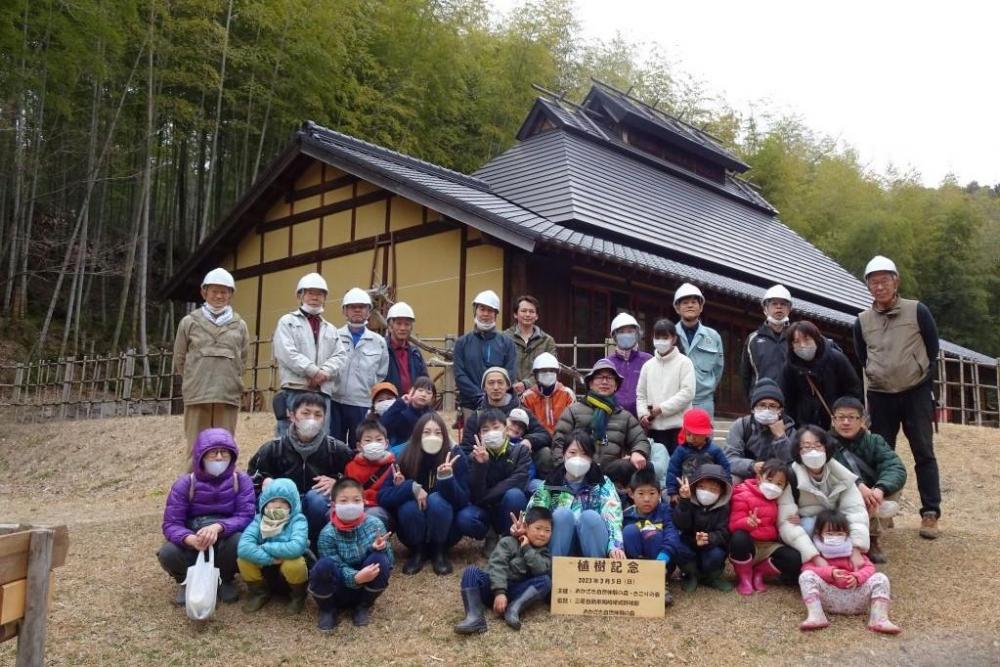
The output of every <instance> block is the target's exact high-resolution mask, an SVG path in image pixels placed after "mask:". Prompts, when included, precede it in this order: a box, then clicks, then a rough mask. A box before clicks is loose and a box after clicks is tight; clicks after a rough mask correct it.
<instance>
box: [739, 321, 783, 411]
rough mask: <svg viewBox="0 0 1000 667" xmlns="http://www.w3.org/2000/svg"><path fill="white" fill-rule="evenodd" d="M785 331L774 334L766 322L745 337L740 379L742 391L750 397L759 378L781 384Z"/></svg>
mask: <svg viewBox="0 0 1000 667" xmlns="http://www.w3.org/2000/svg"><path fill="white" fill-rule="evenodd" d="M786 330H787V327H785V329H782V331H781V333H774V329H772V328H771V327H770V325H768V323H767V322H764V324H762V325H760V328H759V329H757V331H754V332H753V333H751V334H750V335H749V336H748V337H747V342H746V345H744V346H743V358H742V359H740V377H741V378H742V379H743V391H744V392H746V395H747V396H748V397H749V396H750V391H751V390H752V389H753V386H754V385H755V384H756V383H757V380H759V379H760V378H771V379H772V380H774V381H775V382H781V372H782V370H783V369H784V367H785V354H786V353H787V347H786V344H785V331H786Z"/></svg>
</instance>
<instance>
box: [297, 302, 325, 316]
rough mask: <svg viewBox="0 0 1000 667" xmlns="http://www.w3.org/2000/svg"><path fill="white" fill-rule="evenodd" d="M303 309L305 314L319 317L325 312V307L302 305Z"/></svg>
mask: <svg viewBox="0 0 1000 667" xmlns="http://www.w3.org/2000/svg"><path fill="white" fill-rule="evenodd" d="M301 307H302V310H303V312H306V313H309V314H310V315H319V314H320V313H322V312H323V306H308V305H306V304H302V306H301Z"/></svg>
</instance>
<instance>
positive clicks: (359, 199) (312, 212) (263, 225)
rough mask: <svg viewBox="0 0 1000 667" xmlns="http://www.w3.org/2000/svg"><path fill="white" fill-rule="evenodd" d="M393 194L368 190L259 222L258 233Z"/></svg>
mask: <svg viewBox="0 0 1000 667" xmlns="http://www.w3.org/2000/svg"><path fill="white" fill-rule="evenodd" d="M356 190H357V185H356V184H355V191H356ZM392 196H393V194H392V193H391V192H389V191H388V190H378V191H376V192H368V193H365V194H363V195H357V196H354V197H352V198H351V199H347V200H345V201H338V202H335V203H333V204H327V205H325V206H320V207H319V208H313V209H309V210H308V211H302V212H300V213H293V214H291V215H286V216H285V217H283V218H275V219H274V220H268V221H267V222H258V223H257V233H259V234H263V233H264V232H273V231H274V230H276V229H281V228H283V227H288V226H289V225H294V224H296V223H299V222H305V221H307V220H312V219H313V218H319V217H322V216H324V215H332V214H334V213H339V212H340V211H346V210H348V209H355V208H357V207H358V206H364V205H365V204H373V203H375V202H377V201H384V200H386V199H388V198H389V197H392ZM351 217H352V219H353V217H354V216H353V215H352V216H351Z"/></svg>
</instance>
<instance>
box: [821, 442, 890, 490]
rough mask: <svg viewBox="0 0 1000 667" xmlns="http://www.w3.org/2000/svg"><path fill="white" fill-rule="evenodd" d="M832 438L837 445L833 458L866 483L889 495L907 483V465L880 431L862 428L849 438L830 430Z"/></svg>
mask: <svg viewBox="0 0 1000 667" xmlns="http://www.w3.org/2000/svg"><path fill="white" fill-rule="evenodd" d="M830 437H831V438H833V442H834V444H835V445H836V447H835V449H834V452H833V458H834V459H835V460H836V461H839V462H840V463H842V464H844V467H846V468H847V469H848V470H850V471H851V472H852V473H854V474H855V475H857V476H858V481H860V482H864V483H865V486H868V487H871V488H873V489H874V488H879V489H882V491H883V493H884V494H885V495H887V496H889V495H892V494H893V493H896V492H897V491H899V490H901V489H902V488H903V486H904V485H905V484H906V466H905V465H903V461H902V459H900V458H899V454H897V453H896V452H894V451H893V450H892V448H890V447H889V445H888V443H886V441H885V438H883V437H882V436H880V435H879V434H878V433H872V432H871V431H869V430H867V429H861V431H859V432H858V434H857V435H856V436H854V439H852V440H848V439H847V438H845V437H843V436H841V435H838V434H837V432H836V431H831V432H830Z"/></svg>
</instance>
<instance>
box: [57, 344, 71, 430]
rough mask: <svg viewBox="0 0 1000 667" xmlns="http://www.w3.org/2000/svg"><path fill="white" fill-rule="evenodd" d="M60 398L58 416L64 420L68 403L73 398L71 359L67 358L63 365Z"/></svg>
mask: <svg viewBox="0 0 1000 667" xmlns="http://www.w3.org/2000/svg"><path fill="white" fill-rule="evenodd" d="M63 366H64V370H63V381H62V398H61V399H60V401H59V402H60V403H61V405H60V406H59V415H60V417H62V418H63V419H66V412H67V411H68V409H69V401H70V399H71V398H72V397H73V357H67V358H66V360H65V363H64V364H63Z"/></svg>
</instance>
